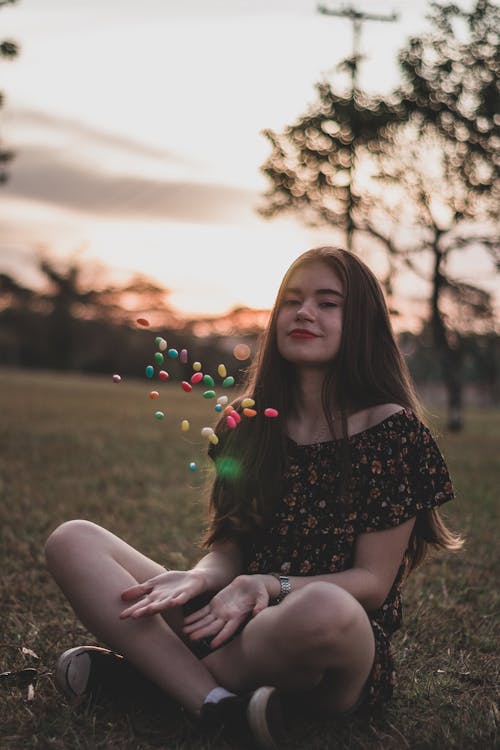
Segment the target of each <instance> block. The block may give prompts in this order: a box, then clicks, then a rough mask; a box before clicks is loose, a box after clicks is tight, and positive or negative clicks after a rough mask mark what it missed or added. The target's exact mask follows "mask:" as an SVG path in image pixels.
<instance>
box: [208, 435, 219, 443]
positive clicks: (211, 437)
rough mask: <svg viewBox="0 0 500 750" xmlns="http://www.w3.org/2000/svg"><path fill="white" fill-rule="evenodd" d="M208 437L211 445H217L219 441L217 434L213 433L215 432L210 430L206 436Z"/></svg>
mask: <svg viewBox="0 0 500 750" xmlns="http://www.w3.org/2000/svg"><path fill="white" fill-rule="evenodd" d="M208 439H209V440H210V442H211V443H212V445H217V444H218V443H219V438H218V437H217V435H216V434H215V432H212V433H211V434H210V435H209V436H208Z"/></svg>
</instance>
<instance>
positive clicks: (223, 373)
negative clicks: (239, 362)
mask: <svg viewBox="0 0 500 750" xmlns="http://www.w3.org/2000/svg"><path fill="white" fill-rule="evenodd" d="M217 372H218V373H219V375H220V376H221V378H225V377H226V375H227V370H226V365H219V366H218V368H217Z"/></svg>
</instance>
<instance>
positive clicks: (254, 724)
mask: <svg viewBox="0 0 500 750" xmlns="http://www.w3.org/2000/svg"><path fill="white" fill-rule="evenodd" d="M247 719H248V724H249V726H250V729H251V730H252V733H253V736H254V738H255V740H256V741H257V742H258V743H259V747H260V748H262V749H263V750H277V748H278V745H277V744H276V740H275V737H277V738H280V737H283V735H284V726H283V717H282V714H281V705H280V700H279V696H278V692H277V690H276V688H274V687H260V688H258V689H257V690H255V692H254V693H253V695H252V697H251V699H250V702H249V704H248V707H247ZM270 727H271V729H270ZM271 730H273V733H271ZM273 734H274V736H273Z"/></svg>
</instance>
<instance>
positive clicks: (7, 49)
mask: <svg viewBox="0 0 500 750" xmlns="http://www.w3.org/2000/svg"><path fill="white" fill-rule="evenodd" d="M15 2H17V0H0V8H1V7H2V6H3V5H9V4H12V3H15ZM18 53H19V47H18V45H17V44H16V42H13V41H12V40H11V39H5V40H4V41H3V42H0V58H5V59H7V60H12V59H13V58H14V57H16V55H17V54H18ZM3 105H4V96H3V94H2V92H0V108H1V107H3ZM13 157H14V153H13V152H12V151H9V150H7V149H5V148H4V147H3V145H2V140H1V138H0V184H1V183H2V182H5V181H6V180H7V177H8V174H7V171H6V166H7V164H8V162H10V161H11V159H12V158H13Z"/></svg>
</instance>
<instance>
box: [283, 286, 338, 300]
mask: <svg viewBox="0 0 500 750" xmlns="http://www.w3.org/2000/svg"><path fill="white" fill-rule="evenodd" d="M285 294H302V289H299V288H298V287H293V286H290V287H288V289H286V290H285ZM314 294H333V295H334V296H335V297H340V298H342V299H343V298H344V295H343V294H342V292H339V291H338V290H337V289H316V290H315V291H314Z"/></svg>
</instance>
